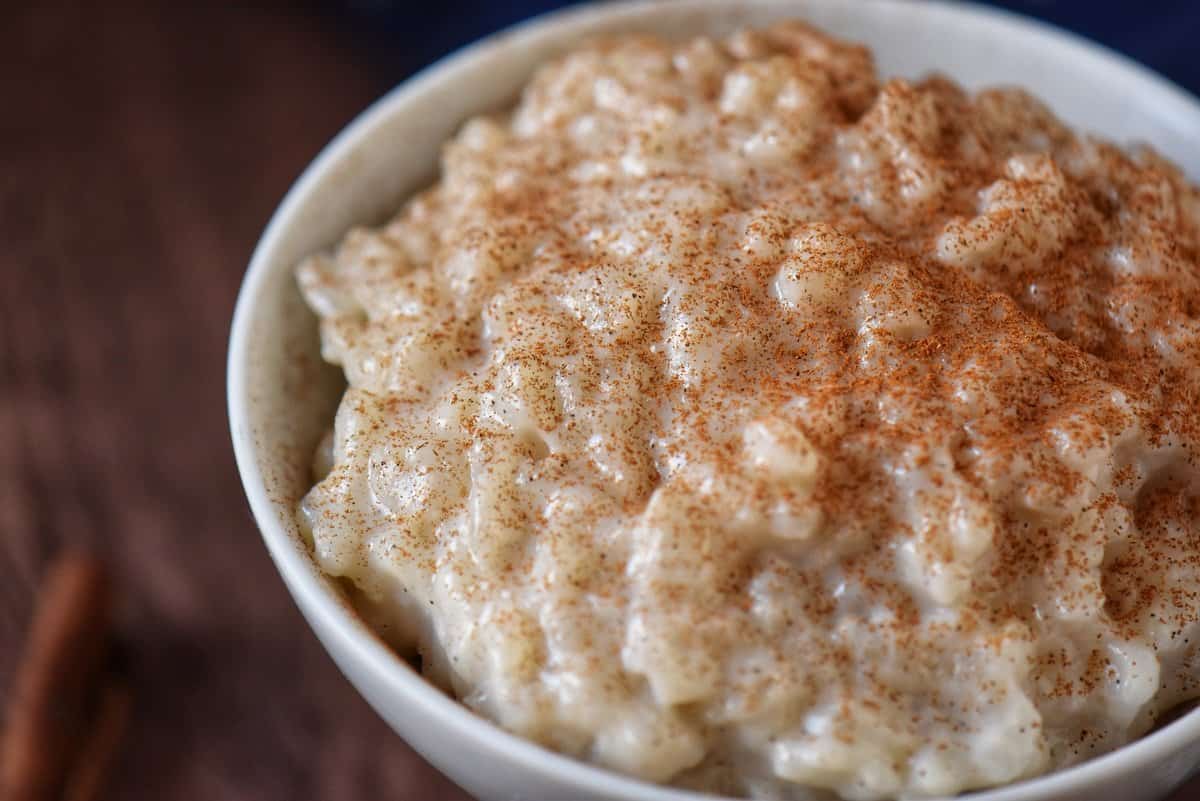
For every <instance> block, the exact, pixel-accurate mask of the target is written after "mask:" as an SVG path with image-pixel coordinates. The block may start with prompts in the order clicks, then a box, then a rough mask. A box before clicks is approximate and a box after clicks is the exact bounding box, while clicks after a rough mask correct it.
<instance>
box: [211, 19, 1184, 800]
mask: <svg viewBox="0 0 1200 801" xmlns="http://www.w3.org/2000/svg"><path fill="white" fill-rule="evenodd" d="M840 1H841V0H804V2H805V3H806V4H807V5H809V6H810V7H811V6H813V5H820V4H832V3H837V2H840ZM766 2H769V0H749V2H746V0H675V2H673V3H671V4H670V6H671V7H672V8H674V9H676V10H679V9H682V8H693V9H696V10H704V9H714V8H716V9H719V8H728V7H731V6H735V5H739V4H740V5H744V6H747V5H749V6H753V5H765V4H766ZM910 3H911V0H871V2H870V3H869V4H864V8H865V7H868V6H881V7H893V8H895V7H900V6H906V5H910ZM922 5H923V6H926V7H927V8H929V9H933V10H932V11H931V13H939V14H945V15H950V16H959V17H974V18H976V19H977V20H978V21H980V22H983V23H986V24H988V25H991V26H993V27H996V28H998V29H999V30H1000V31H1001V34H1000V35H1003V36H1014V35H1017V36H1032V37H1037V38H1040V39H1041V40H1042V41H1043V42H1044V43H1045V44H1046V45H1048V46H1054V47H1057V48H1060V49H1061V50H1062V52H1063V57H1064V58H1079V59H1087V60H1089V61H1091V62H1093V63H1094V64H1096V65H1097V66H1103V67H1104V68H1105V69H1109V70H1117V71H1120V72H1123V73H1125V74H1126V75H1127V76H1128V79H1129V80H1131V81H1133V82H1135V83H1137V84H1139V85H1140V88H1141V89H1142V90H1143V91H1145V92H1149V93H1153V94H1154V95H1156V97H1157V98H1158V99H1160V100H1161V101H1162V102H1164V103H1169V104H1170V105H1171V106H1173V107H1175V108H1176V109H1177V110H1178V111H1179V112H1180V113H1183V114H1184V115H1185V116H1186V118H1187V119H1188V120H1190V121H1191V122H1194V123H1195V125H1196V129H1197V130H1200V102H1198V101H1197V100H1196V98H1194V97H1193V96H1192V95H1190V94H1189V93H1188V92H1186V91H1185V90H1183V89H1182V88H1180V87H1179V86H1177V85H1175V84H1174V83H1172V82H1171V81H1169V80H1168V79H1166V78H1164V77H1162V76H1160V75H1158V74H1157V73H1155V72H1153V71H1152V70H1150V69H1149V68H1147V67H1145V66H1143V65H1142V64H1140V63H1138V62H1136V61H1134V60H1132V59H1131V58H1129V57H1127V56H1125V55H1122V54H1120V53H1118V52H1116V51H1113V50H1111V49H1109V48H1107V47H1105V46H1103V45H1100V44H1098V43H1095V42H1092V41H1090V40H1087V39H1085V38H1083V37H1082V36H1079V35H1077V34H1074V33H1072V32H1069V31H1066V30H1063V29H1061V28H1058V27H1056V26H1054V25H1051V24H1049V23H1045V22H1042V21H1040V20H1036V19H1032V18H1029V17H1025V16H1023V15H1021V14H1017V13H1015V12H1011V11H1007V10H1004V9H998V8H992V7H987V6H980V5H976V4H974V3H970V2H961V1H960V0H926V1H925V2H923V3H922ZM656 7H661V4H660V3H658V2H657V1H656V0H633V1H632V2H630V1H626V2H612V3H604V4H597V3H585V4H583V5H576V6H571V7H567V8H562V9H558V10H555V11H551V12H549V13H545V14H541V15H538V16H535V17H532V18H530V19H528V20H525V21H523V22H521V23H518V24H516V25H513V26H511V27H509V28H506V29H504V30H501V31H499V32H497V33H493V34H491V35H489V36H487V37H485V38H483V39H480V40H477V41H475V42H474V43H472V44H469V45H467V46H465V47H463V48H461V49H459V50H457V51H455V52H452V53H450V54H448V55H446V56H444V57H443V58H441V59H439V60H437V61H435V62H434V63H432V64H430V65H429V66H427V67H425V68H424V69H422V70H420V71H419V72H417V73H416V74H414V75H412V76H410V77H409V78H407V79H406V80H404V81H402V82H401V83H400V84H398V85H397V86H395V87H393V88H392V89H390V90H389V91H387V92H386V93H385V94H383V95H382V96H381V97H379V98H378V99H377V100H375V101H374V102H372V103H371V104H370V105H369V106H368V107H367V108H366V109H365V110H363V111H362V112H361V113H359V114H358V115H357V116H356V117H355V118H354V119H353V120H352V121H351V122H350V123H349V124H348V125H347V126H346V127H345V128H343V129H342V130H341V132H339V133H338V134H337V135H336V136H335V137H334V138H333V139H332V140H331V141H330V142H329V143H328V144H327V145H326V146H325V147H324V148H322V150H321V151H320V153H319V154H318V155H317V157H316V158H315V159H314V160H313V161H312V162H311V163H310V164H309V165H308V166H307V167H306V168H305V169H304V171H303V172H302V174H301V175H300V177H299V178H298V179H297V180H296V181H295V182H294V183H293V185H292V186H291V187H290V188H289V190H288V191H287V193H286V195H285V196H284V198H283V200H282V201H281V203H280V205H279V206H278V208H277V209H276V211H275V212H274V213H273V215H272V216H271V218H270V221H269V222H268V224H267V226H266V228H265V230H264V232H263V234H262V236H261V238H260V239H259V241H258V243H257V245H256V246H255V248H254V251H253V255H252V256H251V260H250V263H249V267H248V269H247V271H246V274H245V277H244V279H243V282H242V285H241V288H240V290H239V293H238V297H237V302H236V306H235V309H234V314H233V319H232V324H231V331H230V343H229V352H228V362H227V399H226V400H227V404H228V414H229V424H230V433H231V436H232V439H233V448H234V456H235V460H236V462H237V468H238V473H239V475H240V478H241V482H242V485H243V489H244V490H245V493H246V496H247V499H248V501H249V505H250V509H251V512H252V514H253V516H254V519H255V522H256V523H257V526H258V528H259V531H260V533H261V535H262V538H263V541H264V543H265V545H266V547H267V550H268V552H269V553H270V555H271V557H272V560H273V561H274V562H275V565H276V567H277V568H278V570H279V572H280V574H281V576H282V578H283V579H284V581H285V583H286V584H287V586H288V587H289V589H290V590H291V592H292V593H293V594H294V595H295V596H296V598H295V600H296V602H297V604H298V605H300V606H301V609H302V611H304V613H305V615H306V616H311V617H313V618H316V620H313V621H312V622H313V623H314V624H315V623H320V624H321V625H320V626H319V628H322V629H323V630H325V631H326V632H330V633H332V636H334V637H336V638H337V640H338V645H339V646H340V648H341V649H343V651H344V652H345V653H347V654H349V657H350V659H352V660H353V661H354V662H355V663H356V664H357V665H359V666H361V667H362V668H363V669H365V670H366V671H367V672H368V673H369V674H370V675H371V676H372V677H373V679H374V680H375V681H376V682H377V684H378V685H379V686H381V687H384V688H386V692H387V693H389V694H391V695H393V696H395V697H399V698H402V699H403V701H404V703H405V704H406V705H407V706H409V707H411V708H414V709H415V710H416V711H418V712H419V713H420V714H421V715H423V716H425V718H426V719H429V720H431V721H433V723H434V725H437V726H440V727H443V728H444V729H446V730H450V731H453V732H454V733H455V734H456V735H458V736H461V737H467V738H470V739H472V740H474V741H476V742H479V743H481V744H483V745H484V746H486V747H487V748H489V749H490V751H491V752H492V754H493V755H495V756H496V757H497V758H500V759H504V760H507V761H509V762H510V763H512V764H514V765H517V766H519V767H521V768H523V769H525V770H527V771H530V772H533V773H541V774H544V775H551V776H553V778H554V779H556V780H557V781H558V782H560V783H562V784H564V785H571V786H575V787H580V788H588V789H590V790H593V791H597V792H606V793H608V794H610V795H612V796H613V797H619V798H627V799H631V800H633V801H722V799H725V801H735V800H734V799H726V797H723V796H714V795H711V794H706V793H698V792H695V791H689V790H682V789H676V788H673V787H665V786H662V785H657V784H653V783H650V782H646V781H642V780H640V779H636V778H632V777H629V776H625V775H622V774H619V773H616V772H614V771H610V770H608V769H605V768H602V767H599V766H596V765H592V764H589V763H586V762H583V761H580V760H577V759H575V758H572V757H568V756H566V755H563V754H560V753H558V752H555V751H552V750H550V749H547V748H544V747H542V746H540V745H537V744H535V743H533V742H532V741H529V740H526V739H524V738H522V737H520V736H518V735H515V734H512V733H510V732H508V731H506V730H504V729H502V728H501V727H499V726H498V725H497V724H495V723H493V722H491V721H490V720H487V719H486V718H483V717H481V716H479V715H477V714H475V713H474V712H472V711H471V710H470V709H468V708H467V707H466V706H465V705H463V704H462V703H461V702H459V701H458V700H456V699H454V698H452V697H450V696H449V695H446V694H444V693H443V692H442V691H440V690H438V689H437V688H436V687H434V686H433V685H432V684H430V683H429V682H427V681H426V680H425V679H424V678H423V677H422V676H421V675H420V674H419V673H417V672H416V671H415V670H413V669H412V667H410V666H409V665H408V664H407V663H406V662H405V661H404V660H403V659H401V658H400V657H399V656H398V655H397V654H396V653H395V652H393V651H392V650H391V649H390V648H388V647H387V646H386V645H385V644H384V643H383V642H382V640H380V639H379V638H378V637H377V636H376V635H375V634H374V633H373V632H372V631H370V629H368V628H367V627H366V625H365V624H364V623H363V622H362V621H361V620H360V619H358V618H357V617H356V616H355V615H354V614H353V613H352V612H351V611H349V609H348V608H347V607H346V605H345V603H344V602H342V600H341V599H339V598H338V597H336V596H335V594H334V591H333V590H332V589H331V588H329V587H328V586H326V585H325V584H324V583H323V582H322V580H321V579H320V578H319V577H318V575H317V574H316V572H315V571H314V568H313V563H312V560H311V556H310V555H309V554H308V553H307V552H302V550H301V547H302V546H300V545H299V543H297V541H296V540H295V538H294V537H293V536H291V535H290V534H289V533H288V531H287V530H285V528H284V526H283V525H282V524H281V522H280V520H279V518H278V516H277V512H276V510H275V507H274V504H273V502H272V500H271V498H270V493H269V490H268V484H267V480H266V478H265V476H264V475H263V471H262V470H260V469H259V465H258V450H259V447H258V444H257V442H256V439H255V437H254V435H253V432H252V428H251V424H250V419H249V418H250V409H251V406H252V402H251V393H250V392H249V391H248V390H249V389H250V388H251V387H252V385H253V381H254V377H253V372H254V370H253V366H254V365H253V359H252V358H251V357H250V354H251V340H252V336H251V331H252V328H253V324H254V321H255V316H256V315H255V312H256V306H257V303H256V301H257V299H258V298H259V297H260V295H261V294H262V293H263V292H264V289H265V285H266V283H267V279H268V277H269V275H270V273H271V265H272V263H273V262H274V261H275V256H274V253H275V250H276V249H277V247H278V246H279V242H280V240H281V239H282V238H283V236H284V233H285V231H287V230H288V228H289V226H290V225H291V224H292V221H293V218H294V217H295V216H296V212H297V210H298V209H299V208H300V207H301V205H302V204H303V202H304V201H305V200H306V199H307V198H308V197H309V196H310V195H311V194H312V193H313V191H314V189H315V188H316V187H317V186H319V184H320V183H321V182H322V180H323V178H324V177H325V176H326V175H327V174H328V173H330V172H331V171H332V170H333V168H334V167H335V166H336V165H337V164H339V163H341V162H342V161H343V160H345V159H347V158H348V157H349V156H350V155H351V154H353V153H354V152H355V151H356V150H357V149H358V147H359V146H360V145H361V144H362V142H363V141H364V140H365V139H366V138H367V135H368V133H369V132H370V131H372V130H373V129H375V128H376V127H377V126H379V125H380V124H382V123H383V122H384V121H386V120H388V119H390V118H391V117H392V116H393V115H396V114H401V113H403V109H404V107H405V106H406V105H408V104H410V103H411V102H412V101H413V100H414V99H415V98H417V97H419V96H421V95H423V94H425V93H428V92H431V91H433V90H434V89H435V87H437V86H439V85H441V84H443V83H446V82H450V83H452V82H454V81H455V80H456V75H458V74H461V73H463V72H465V71H466V70H467V68H468V67H469V66H470V65H471V64H473V63H475V62H477V61H480V60H483V59H487V58H489V57H495V56H497V55H498V54H499V51H500V50H502V49H506V48H514V47H516V48H519V47H521V46H523V45H525V44H527V43H529V42H531V41H533V40H534V39H536V38H542V37H556V36H560V35H568V36H569V35H571V30H572V29H575V28H585V27H587V26H588V25H589V24H590V23H594V22H598V21H599V20H601V19H611V18H619V19H621V20H622V21H626V20H627V21H628V22H629V23H630V24H631V30H632V29H634V28H636V23H637V21H638V20H639V19H642V18H644V17H645V16H647V15H652V14H653V12H654V10H655V9H656ZM1190 177H1191V178H1192V179H1193V180H1195V179H1196V177H1197V176H1190ZM1197 740H1200V709H1195V710H1192V711H1189V712H1188V713H1186V714H1184V715H1182V716H1181V717H1179V718H1178V719H1176V720H1174V721H1172V722H1170V723H1169V724H1167V725H1166V726H1163V727H1162V728H1160V729H1158V730H1156V731H1154V732H1151V733H1149V734H1147V735H1144V736H1143V737H1140V738H1138V739H1137V740H1135V741H1133V742H1131V743H1129V744H1127V745H1124V746H1122V747H1120V748H1118V749H1117V750H1115V751H1112V752H1109V753H1107V754H1103V755H1101V756H1098V757H1095V758H1093V759H1090V760H1087V761H1086V762H1083V763H1080V764H1078V765H1075V766H1072V767H1069V768H1065V769H1063V770H1059V771H1055V772H1052V773H1049V774H1045V775H1042V776H1037V777H1034V778H1031V779H1026V780H1020V781H1018V782H1015V783H1012V784H1008V785H1002V786H1000V787H996V788H991V789H986V790H982V791H976V792H974V793H972V795H971V796H970V797H971V798H972V799H975V800H977V801H1039V799H1048V798H1051V797H1057V796H1058V795H1060V794H1068V793H1078V792H1080V791H1083V790H1087V789H1088V788H1097V787H1099V786H1101V785H1103V784H1105V783H1107V782H1109V781H1112V780H1113V779H1114V778H1116V777H1118V776H1121V775H1125V774H1128V773H1130V772H1136V771H1137V770H1139V769H1141V768H1144V767H1145V766H1147V765H1149V764H1152V763H1156V762H1160V761H1162V760H1165V759H1167V758H1169V757H1170V755H1172V754H1173V753H1174V752H1175V751H1176V750H1177V749H1178V748H1179V747H1180V746H1181V745H1183V744H1185V743H1189V742H1194V741H1197Z"/></svg>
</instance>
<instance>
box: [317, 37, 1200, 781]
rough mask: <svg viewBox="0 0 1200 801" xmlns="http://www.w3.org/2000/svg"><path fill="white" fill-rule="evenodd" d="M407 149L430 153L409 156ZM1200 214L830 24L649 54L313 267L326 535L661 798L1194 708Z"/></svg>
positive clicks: (1159, 164)
mask: <svg viewBox="0 0 1200 801" xmlns="http://www.w3.org/2000/svg"><path fill="white" fill-rule="evenodd" d="M397 146H402V143H397ZM1198 248H1200V192H1198V191H1197V189H1196V188H1195V187H1193V186H1191V185H1190V184H1189V183H1188V182H1187V180H1186V179H1185V178H1184V177H1183V176H1182V175H1181V174H1180V173H1179V171H1178V170H1177V169H1176V168H1174V167H1173V166H1172V165H1170V164H1168V163H1166V162H1165V161H1163V160H1162V159H1161V158H1159V157H1158V156H1156V155H1155V154H1154V153H1153V152H1152V151H1151V150H1149V149H1147V148H1135V149H1131V150H1124V149H1120V148H1118V147H1116V146H1114V145H1110V144H1107V143H1104V142H1100V141H1096V140H1094V139H1090V138H1087V137H1084V136H1081V135H1077V134H1075V133H1073V132H1072V131H1070V130H1069V129H1068V128H1066V127H1065V126H1064V125H1063V124H1061V123H1060V122H1059V121H1057V120H1056V119H1055V117H1054V116H1053V114H1052V113H1051V112H1050V111H1049V110H1048V109H1047V108H1046V107H1045V106H1044V105H1042V104H1041V103H1039V102H1038V101H1037V100H1036V99H1035V98H1033V97H1031V96H1030V95H1028V94H1027V93H1025V92H1023V91H1021V90H1019V89H1012V88H998V89H990V90H986V91H982V92H979V93H976V94H973V95H970V94H967V93H966V92H964V91H963V90H962V89H961V88H959V87H957V86H956V85H955V84H954V83H952V82H951V81H950V80H948V79H946V78H944V77H939V76H933V77H928V78H924V79H921V80H919V81H904V80H889V81H884V80H882V79H880V78H879V76H877V74H876V72H875V70H874V67H873V64H872V60H871V56H870V53H869V52H868V51H867V50H866V49H864V48H862V47H860V46H857V45H854V44H850V43H845V42H841V41H838V40H835V39H832V38H829V37H827V36H825V35H823V34H821V33H819V32H817V31H815V30H813V29H811V28H809V27H806V26H804V25H802V24H799V23H786V24H780V25H776V26H773V27H771V28H769V29H765V30H761V31H743V32H740V33H738V34H735V35H733V36H731V37H729V38H727V39H724V40H713V39H704V38H701V39H695V40H692V41H688V42H668V41H664V40H659V39H655V38H650V37H645V36H623V37H617V38H613V39H607V40H602V41H595V42H591V43H588V44H585V45H582V46H580V47H579V48H578V49H577V50H575V51H573V52H571V53H569V54H567V55H566V56H564V57H562V58H560V59H558V60H557V61H555V62H553V63H551V64H548V65H547V66H545V67H544V68H543V69H541V70H540V71H539V72H538V73H537V75H535V76H534V78H533V79H532V81H531V83H530V84H529V85H528V87H527V88H526V90H525V91H524V93H523V94H522V96H521V98H520V100H519V102H518V104H517V105H516V107H515V108H514V109H513V110H511V111H510V112H508V113H505V114H501V115H496V116H492V117H481V118H477V119H473V120H471V121H469V122H468V123H467V124H466V125H464V126H463V128H462V130H461V132H460V133H459V134H458V135H457V136H456V137H455V138H454V139H453V140H452V141H450V142H449V143H447V145H446V147H445V151H444V154H443V159H442V172H441V177H440V179H439V180H438V182H437V183H436V184H435V185H434V186H433V187H432V188H430V189H428V190H427V191H425V192H423V193H421V194H420V195H418V196H416V197H415V198H413V199H412V200H410V201H409V202H408V203H407V204H406V205H405V206H404V207H403V209H401V210H400V212H399V214H398V215H397V216H396V217H395V219H393V220H392V221H390V222H388V223H386V224H385V225H383V226H381V227H379V228H375V229H365V228H364V229H356V230H353V231H351V232H349V233H348V234H347V235H346V237H345V239H344V240H343V241H342V242H341V243H340V244H339V245H338V246H337V247H336V248H334V249H333V250H332V251H330V252H328V253H321V254H317V255H314V256H313V257H311V258H310V259H308V260H306V261H305V262H304V263H303V264H302V265H300V267H299V269H298V276H299V281H300V284H301V288H302V290H303V292H304V294H305V296H306V298H307V300H308V302H309V304H310V305H311V306H312V308H313V309H314V311H315V312H316V313H317V314H318V315H319V316H320V318H321V326H322V352H323V355H324V356H325V358H326V359H327V360H329V361H330V362H332V363H334V364H338V365H341V366H342V368H343V369H344V371H345V374H346V378H347V383H348V387H347V390H346V392H345V395H344V397H343V399H342V401H341V405H340V407H339V410H338V413H337V418H336V421H335V424H334V427H333V430H332V432H331V434H330V436H329V437H328V438H327V441H326V442H325V443H324V445H323V446H322V448H321V449H320V452H319V453H318V454H317V458H316V469H315V471H316V473H317V478H318V479H319V480H318V481H317V483H316V486H314V487H313V489H312V490H311V492H310V493H309V494H308V496H307V497H306V498H305V499H304V501H303V503H302V507H301V510H300V514H301V517H302V520H303V522H304V524H305V526H306V528H307V530H309V531H310V532H311V535H312V541H313V550H314V553H315V555H316V558H317V560H318V562H319V563H320V565H321V566H322V568H323V569H324V570H325V571H326V572H327V573H329V574H330V575H333V576H338V577H344V578H346V579H348V580H349V581H350V582H352V583H353V585H354V586H355V587H357V588H358V590H360V591H361V594H362V596H363V604H364V607H369V610H368V611H369V614H370V615H371V616H372V617H373V618H374V619H377V620H378V621H379V626H380V627H381V629H386V631H385V634H386V636H387V637H388V638H389V639H390V640H392V641H395V642H399V643H411V644H413V645H415V646H416V648H417V649H418V650H419V652H420V654H421V656H422V664H423V669H424V670H425V672H426V673H427V675H428V676H429V677H430V678H431V680H433V681H435V682H437V683H439V684H440V685H442V686H443V687H445V688H446V689H448V690H449V691H450V692H453V693H454V694H455V695H456V696H457V697H459V698H460V699H462V701H463V702H464V703H466V704H467V705H469V706H470V707H472V708H473V709H475V710H477V711H478V712H480V713H481V714H483V715H486V716H487V717H489V718H491V719H493V720H495V721H496V722H497V723H499V724H500V725H501V726H503V727H505V728H507V729H509V730H511V731H514V732H516V733H518V734H521V735H523V736H525V737H528V738H530V739H532V740H535V741H537V742H539V743H543V744H545V745H547V746H549V747H551V748H554V749H556V750H559V751H562V752H565V753H568V754H571V755H574V756H577V757H579V758H581V759H586V760H590V761H593V762H595V763H598V764H601V765H604V766H607V767H609V768H612V769H614V770H618V771H622V772H624V773H628V774H631V775H634V776H638V777H642V778H645V779H648V780H651V781H656V782H664V783H672V784H676V785H679V786H684V787H690V788H695V789H700V790H706V791H709V792H716V793H724V794H731V795H745V796H751V797H755V798H810V797H816V798H821V797H836V796H841V797H844V798H849V799H884V798H893V797H898V796H905V797H919V796H929V795H940V794H948V793H954V792H959V791H963V790H967V789H972V788H981V787H987V786H993V785H998V784H1003V783H1006V782H1011V781H1014V780H1017V779H1020V778H1025V777H1030V776H1034V775H1037V774H1040V773H1044V772H1046V771H1048V770H1052V769H1055V768H1058V767H1063V766H1066V765H1069V764H1072V763H1074V762H1078V761H1080V760H1083V759H1086V758H1088V757H1090V756H1093V755H1096V754H1099V753H1101V752H1104V751H1107V750H1111V749H1113V748H1115V747H1117V746H1119V745H1121V744H1123V743H1125V742H1128V741H1129V740H1131V739H1133V738H1135V737H1137V736H1139V735H1140V734H1142V733H1144V732H1145V731H1147V730H1148V729H1149V728H1150V727H1151V726H1152V725H1153V724H1154V722H1155V720H1156V719H1157V718H1159V717H1160V716H1161V715H1162V714H1163V713H1164V712H1165V711H1166V710H1169V709H1171V708H1172V707H1174V706H1176V705H1177V704H1179V703H1181V702H1184V701H1186V700H1188V699H1191V698H1194V697H1197V696H1200V664H1198V662H1197V659H1198V657H1197V653H1196V648H1197V645H1200V625H1198V622H1200V500H1198V499H1200V468H1198V466H1197V464H1196V458H1197V449H1198V446H1200V409H1198V403H1200V256H1198Z"/></svg>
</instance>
